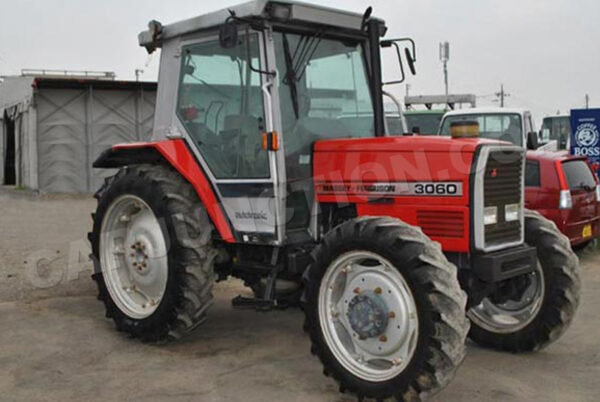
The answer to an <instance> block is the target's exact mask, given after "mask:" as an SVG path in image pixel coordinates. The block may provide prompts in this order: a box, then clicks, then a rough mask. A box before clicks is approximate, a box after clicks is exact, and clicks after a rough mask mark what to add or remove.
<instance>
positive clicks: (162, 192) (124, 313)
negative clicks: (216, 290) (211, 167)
mask: <svg viewBox="0 0 600 402" xmlns="http://www.w3.org/2000/svg"><path fill="white" fill-rule="evenodd" d="M95 197H96V198H97V199H98V207H97V210H96V213H94V214H92V219H93V230H92V232H91V233H89V234H88V238H89V240H90V242H91V246H92V254H91V255H90V257H91V258H92V260H93V262H94V274H93V275H92V278H93V279H94V280H95V281H96V284H97V286H98V290H99V295H98V299H99V300H101V301H102V302H104V305H105V307H106V317H107V318H112V319H113V320H114V322H115V324H116V328H117V330H119V331H122V332H126V333H128V334H129V335H131V336H132V337H135V338H139V339H141V340H142V341H144V342H165V341H170V340H177V339H180V338H181V337H183V336H184V335H187V334H189V333H190V332H191V331H192V330H193V329H195V328H196V327H197V326H198V325H199V324H200V323H202V322H203V321H204V320H205V318H206V310H207V309H208V307H209V306H210V305H211V303H212V298H213V296H212V288H213V284H214V273H213V271H214V269H213V262H214V259H215V257H216V255H217V252H216V250H215V249H214V248H213V247H212V246H211V232H212V224H211V222H210V218H209V217H208V215H207V213H206V210H205V208H204V206H203V205H202V203H201V202H200V200H199V199H198V196H197V194H196V192H195V190H194V189H193V187H192V186H191V185H190V184H189V183H188V182H187V181H186V180H184V179H183V178H182V177H181V176H180V175H179V173H178V172H176V171H175V170H174V169H172V168H171V167H169V166H166V165H133V166H128V167H125V168H123V169H121V170H120V171H119V172H118V173H117V174H116V175H115V176H112V177H110V178H108V179H106V180H105V183H104V185H103V186H102V188H101V189H100V190H99V191H98V192H97V193H96V194H95ZM129 243H131V244H129ZM119 288H122V289H124V290H123V291H119Z"/></svg>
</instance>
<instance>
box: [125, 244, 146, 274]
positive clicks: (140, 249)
mask: <svg viewBox="0 0 600 402" xmlns="http://www.w3.org/2000/svg"><path fill="white" fill-rule="evenodd" d="M130 249H131V251H132V252H131V253H130V254H129V257H130V258H131V262H130V264H131V267H132V268H133V269H135V270H136V271H137V272H139V273H145V272H148V262H149V261H148V259H149V257H148V254H147V246H146V243H145V242H143V241H140V240H138V241H136V242H135V243H134V244H132V245H131V246H130Z"/></svg>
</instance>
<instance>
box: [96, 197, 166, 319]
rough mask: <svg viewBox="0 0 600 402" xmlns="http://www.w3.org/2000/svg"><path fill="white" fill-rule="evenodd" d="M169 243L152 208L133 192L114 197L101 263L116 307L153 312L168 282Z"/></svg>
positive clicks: (137, 315) (136, 314)
mask: <svg viewBox="0 0 600 402" xmlns="http://www.w3.org/2000/svg"><path fill="white" fill-rule="evenodd" d="M167 250H168V248H167V243H166V240H165V238H164V235H163V233H162V229H161V226H160V223H159V221H158V219H157V218H156V216H155V215H154V213H153V211H152V209H151V208H150V207H149V206H148V204H146V203H145V202H144V201H143V200H142V199H140V198H139V197H136V196H134V195H129V194H127V195H123V196H121V197H119V198H117V199H116V200H114V201H113V203H112V204H111V206H110V207H109V209H108V210H107V212H106V215H105V216H104V219H103V222H102V228H101V238H100V264H101V267H102V273H103V277H104V281H105V283H106V287H107V289H108V292H109V293H110V295H111V298H112V299H113V301H114V302H115V304H116V305H117V307H118V308H119V309H120V310H121V311H122V312H124V313H125V314H127V315H128V316H129V317H131V318H134V319H143V318H146V317H148V316H150V315H151V314H152V313H153V312H154V311H155V310H156V308H157V306H158V305H159V304H160V302H161V300H162V298H163V295H164V293H165V289H166V286H167V277H168V260H167Z"/></svg>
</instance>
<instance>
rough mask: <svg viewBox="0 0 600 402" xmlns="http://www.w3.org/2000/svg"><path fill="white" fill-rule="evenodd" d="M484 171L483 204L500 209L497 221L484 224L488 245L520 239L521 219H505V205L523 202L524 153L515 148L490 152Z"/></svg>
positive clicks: (486, 243) (486, 244) (497, 244)
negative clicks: (491, 223) (492, 223)
mask: <svg viewBox="0 0 600 402" xmlns="http://www.w3.org/2000/svg"><path fill="white" fill-rule="evenodd" d="M483 174H484V178H483V205H484V207H488V206H495V207H497V208H498V223H497V224H495V225H486V226H485V230H484V236H485V247H486V248H487V247H494V246H499V245H502V244H506V243H513V242H517V241H520V240H521V232H522V227H521V225H522V224H521V220H517V221H512V222H506V220H505V217H504V207H505V206H506V205H508V204H520V205H522V197H523V187H522V186H523V153H522V152H521V151H516V150H511V151H509V150H503V151H492V152H490V153H489V157H488V161H487V164H486V167H485V171H484V172H483Z"/></svg>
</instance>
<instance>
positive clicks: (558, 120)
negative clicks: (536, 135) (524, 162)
mask: <svg viewBox="0 0 600 402" xmlns="http://www.w3.org/2000/svg"><path fill="white" fill-rule="evenodd" d="M570 136H571V118H570V117H569V116H559V117H546V118H544V121H543V123H542V141H543V142H544V143H546V142H548V141H552V140H556V142H557V143H558V149H567V143H568V140H569V137H570Z"/></svg>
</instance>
